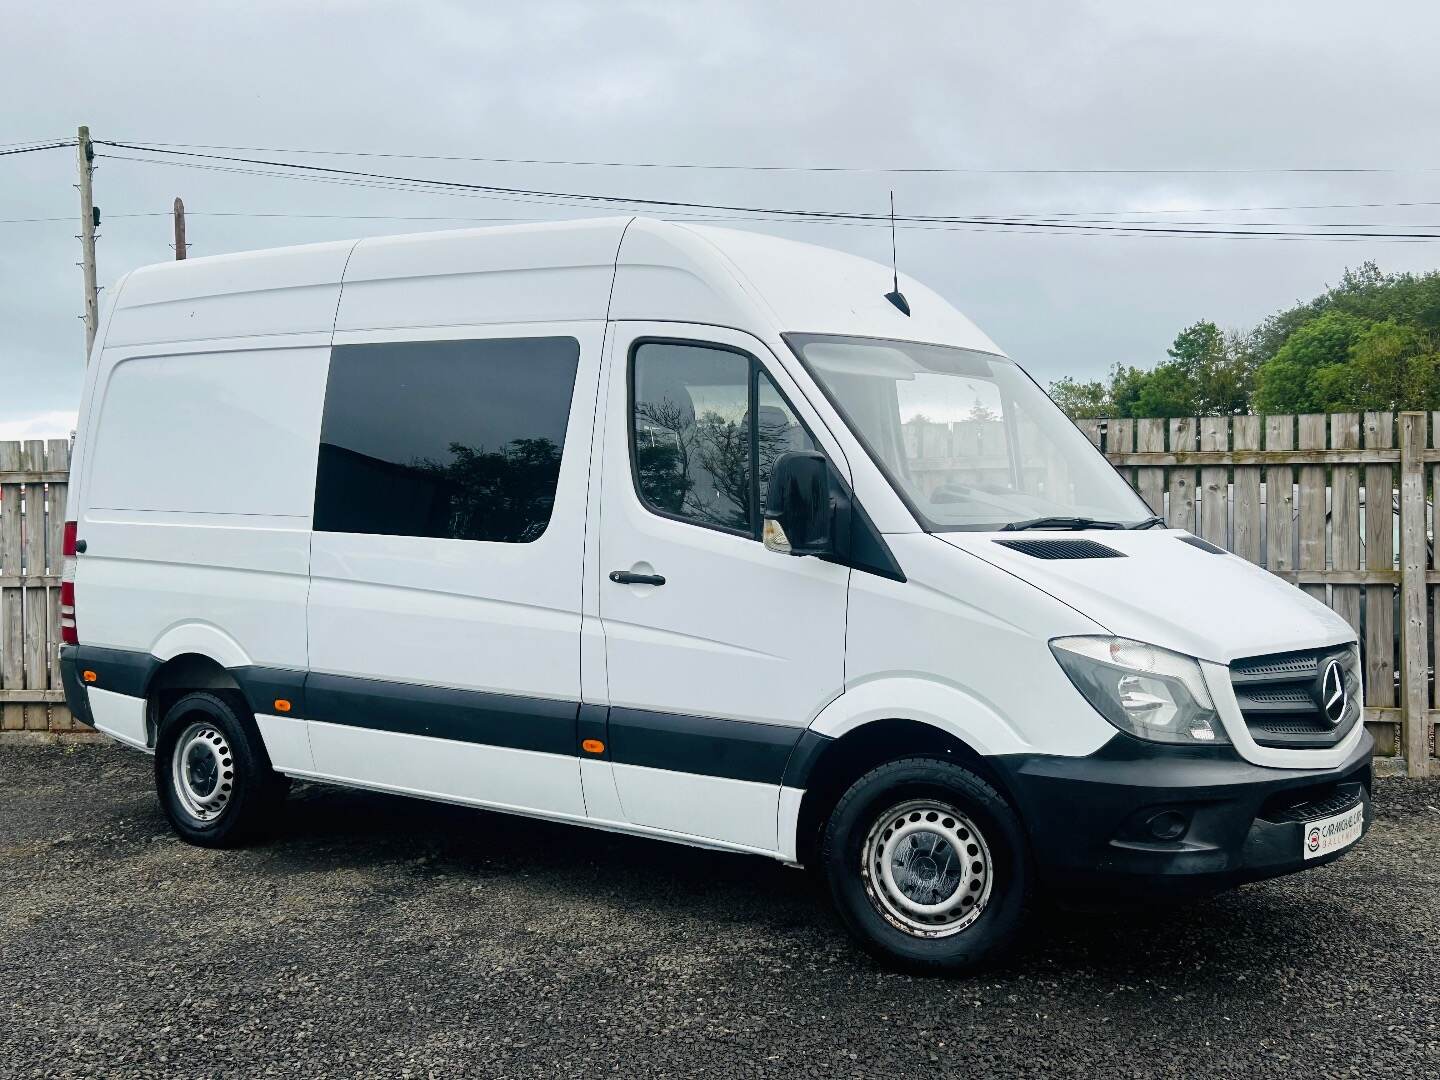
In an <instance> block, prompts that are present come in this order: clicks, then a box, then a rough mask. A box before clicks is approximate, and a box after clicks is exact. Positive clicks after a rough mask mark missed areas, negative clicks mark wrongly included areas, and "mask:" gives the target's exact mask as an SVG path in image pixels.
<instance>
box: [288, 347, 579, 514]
mask: <svg viewBox="0 0 1440 1080" xmlns="http://www.w3.org/2000/svg"><path fill="white" fill-rule="evenodd" d="M579 361H580V344H579V342H577V341H576V340H575V339H574V338H561V337H556V338H517V339H505V340H482V341H420V342H395V343H388V342H387V343H383V344H370V345H341V346H337V347H336V348H335V349H334V350H333V351H332V354H331V359H330V378H329V381H328V383H327V384H326V389H325V415H324V419H323V421H322V424H321V431H320V461H319V470H318V475H317V476H316V481H315V528H316V529H317V530H320V531H323V532H349V533H373V534H380V535H386V536H430V537H439V538H449V539H457V540H489V541H499V542H502V543H527V542H529V541H532V540H535V539H537V538H538V537H539V536H540V535H541V534H542V533H543V532H544V531H545V527H546V526H547V525H548V524H549V522H550V512H551V509H552V508H553V506H554V503H555V485H556V483H557V481H558V479H559V476H560V456H561V452H562V451H563V450H564V447H565V428H566V425H567V424H568V422H569V419H570V399H571V397H572V395H573V393H574V390H575V371H576V368H577V366H578V364H579Z"/></svg>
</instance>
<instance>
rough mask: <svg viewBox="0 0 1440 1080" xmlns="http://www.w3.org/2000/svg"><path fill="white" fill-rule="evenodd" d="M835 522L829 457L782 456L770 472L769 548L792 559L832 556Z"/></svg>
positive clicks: (803, 453) (798, 452) (808, 454)
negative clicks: (805, 556) (791, 556)
mask: <svg viewBox="0 0 1440 1080" xmlns="http://www.w3.org/2000/svg"><path fill="white" fill-rule="evenodd" d="M834 520H835V512H834V507H833V506H832V504H831V500H830V463H829V462H828V461H827V460H826V459H825V455H824V454H821V453H817V452H816V451H814V450H792V451H790V452H789V453H785V454H781V455H780V456H779V457H778V458H777V459H776V460H775V465H774V466H773V468H772V469H771V472H770V491H769V494H768V495H767V497H766V501H765V534H764V537H765V546H766V547H767V548H768V549H769V550H771V551H778V552H782V553H784V554H788V555H830V554H832V553H833V552H834V550H835V536H834V529H833V525H834Z"/></svg>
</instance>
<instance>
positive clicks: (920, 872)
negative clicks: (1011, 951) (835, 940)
mask: <svg viewBox="0 0 1440 1080" xmlns="http://www.w3.org/2000/svg"><path fill="white" fill-rule="evenodd" d="M822 861H823V865H824V867H825V875H826V878H827V880H828V883H829V887H830V894H831V896H832V898H833V899H834V901H835V905H836V907H837V908H838V909H839V912H840V916H841V918H842V919H843V920H844V922H845V925H846V927H847V928H848V929H849V930H850V932H851V933H852V934H853V935H854V936H855V937H856V938H857V939H858V940H859V942H860V944H861V945H863V946H864V947H865V948H866V949H867V950H868V951H869V952H870V953H871V954H873V955H874V956H876V957H877V958H879V959H881V960H883V961H885V962H886V963H888V964H890V965H892V966H896V967H900V968H904V969H906V970H910V971H916V972H936V973H938V972H955V971H964V970H966V969H969V968H973V967H975V966H976V965H978V964H980V963H981V962H983V961H984V960H986V959H988V958H989V957H991V956H992V955H994V954H995V953H996V952H998V951H999V950H1001V949H1003V948H1004V947H1005V946H1006V945H1007V944H1008V943H1009V942H1010V940H1011V939H1012V938H1013V937H1014V935H1015V933H1016V931H1017V930H1018V929H1019V927H1020V924H1021V921H1022V920H1023V917H1024V914H1025V909H1026V907H1027V905H1028V902H1029V896H1030V879H1031V870H1030V858H1029V852H1028V849H1027V846H1026V842H1025V836H1024V832H1023V830H1022V828H1021V825H1020V821H1019V819H1018V818H1017V817H1016V816H1015V812H1014V811H1013V810H1012V809H1011V808H1010V805H1009V804H1008V803H1007V802H1006V801H1005V800H1004V798H1002V797H1001V795H1000V794H999V792H997V791H996V790H995V789H994V788H993V787H991V786H990V785H989V784H988V783H986V781H985V780H983V779H982V778H981V777H979V776H977V775H976V774H975V773H973V772H971V771H970V770H968V769H966V768H963V767H961V766H960V765H956V764H954V763H953V762H950V761H944V760H941V759H938V758H907V759H904V760H901V761H892V762H889V763H888V764H885V765H881V766H880V767H879V768H877V769H874V770H872V771H871V772H869V773H866V774H865V775H864V776H862V777H861V778H860V779H859V780H857V781H856V782H855V783H854V784H853V785H851V787H850V789H849V790H848V791H847V792H846V793H845V794H844V795H843V796H842V797H841V799H840V801H839V802H838V803H836V805H835V809H834V810H833V811H832V812H831V814H830V819H829V821H828V822H827V824H826V828H825V839H824V847H823V853H822Z"/></svg>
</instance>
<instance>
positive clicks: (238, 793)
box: [155, 690, 285, 848]
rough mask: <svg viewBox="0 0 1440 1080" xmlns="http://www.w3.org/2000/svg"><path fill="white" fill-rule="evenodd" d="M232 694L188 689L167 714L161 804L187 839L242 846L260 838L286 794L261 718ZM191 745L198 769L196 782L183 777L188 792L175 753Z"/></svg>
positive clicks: (160, 758) (159, 777)
mask: <svg viewBox="0 0 1440 1080" xmlns="http://www.w3.org/2000/svg"><path fill="white" fill-rule="evenodd" d="M228 698H229V695H225V694H223V692H222V693H219V694H217V693H210V692H206V691H198V690H197V691H194V692H192V693H189V694H186V695H185V696H184V697H182V698H181V699H180V700H179V701H177V702H175V704H174V705H172V706H171V707H170V709H169V710H168V711H167V712H166V713H165V716H164V718H163V719H162V720H161V721H160V730H159V732H158V734H157V737H156V740H155V788H156V791H157V792H158V793H159V796H160V807H161V809H162V810H164V811H165V816H166V817H167V818H168V819H169V820H170V825H171V827H172V828H174V830H175V832H176V833H177V834H178V835H179V836H180V838H181V839H182V840H185V841H187V842H189V843H191V844H197V845H199V846H200V847H211V848H226V847H238V846H240V845H242V844H245V843H247V842H249V841H251V840H254V839H256V838H257V837H258V836H259V835H260V834H261V833H262V832H263V831H264V829H265V827H266V825H268V824H269V823H270V821H271V820H272V819H273V816H274V811H275V809H276V807H277V805H278V804H279V803H280V801H281V800H282V799H283V798H284V794H285V785H284V783H283V778H282V777H280V776H278V775H277V774H276V773H275V772H274V770H272V769H271V767H270V757H269V755H268V754H266V753H265V745H264V743H263V742H261V740H260V732H259V729H257V728H256V727H255V721H254V720H253V719H252V718H251V716H250V714H249V712H248V710H246V709H245V707H244V705H243V703H241V702H239V701H231V700H228ZM182 740H183V745H182ZM186 751H188V752H189V753H190V758H189V762H188V763H187V764H190V765H191V766H192V767H193V770H194V771H192V772H191V773H190V774H189V777H190V780H189V782H188V783H187V781H185V780H181V781H179V782H181V783H186V784H187V790H186V791H185V792H182V791H181V790H179V789H177V787H176V784H177V777H176V762H175V759H176V755H177V754H178V753H182V752H186ZM212 780H213V786H211V781H212ZM197 788H198V789H200V790H202V791H203V792H205V794H206V797H207V799H208V800H211V802H210V804H209V805H208V807H207V806H204V805H200V803H199V801H197V799H196V798H195V796H194V794H193V793H194V792H195V791H196V790H197ZM197 807H198V809H197Z"/></svg>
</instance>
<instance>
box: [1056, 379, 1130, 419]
mask: <svg viewBox="0 0 1440 1080" xmlns="http://www.w3.org/2000/svg"><path fill="white" fill-rule="evenodd" d="M1050 397H1051V399H1052V400H1053V401H1054V402H1055V404H1056V405H1058V406H1060V411H1061V412H1063V413H1064V414H1065V415H1066V416H1069V417H1071V418H1073V419H1076V420H1079V419H1082V418H1085V417H1094V416H1114V415H1115V403H1114V402H1113V401H1112V400H1111V398H1110V390H1109V388H1108V387H1107V386H1106V385H1105V384H1104V383H1103V382H1101V381H1100V380H1099V379H1092V380H1090V381H1089V382H1078V381H1076V380H1075V379H1074V378H1073V377H1072V376H1070V375H1066V376H1065V377H1064V378H1063V379H1060V380H1058V381H1056V382H1053V383H1051V384H1050Z"/></svg>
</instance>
